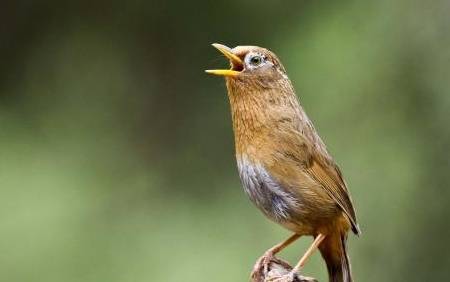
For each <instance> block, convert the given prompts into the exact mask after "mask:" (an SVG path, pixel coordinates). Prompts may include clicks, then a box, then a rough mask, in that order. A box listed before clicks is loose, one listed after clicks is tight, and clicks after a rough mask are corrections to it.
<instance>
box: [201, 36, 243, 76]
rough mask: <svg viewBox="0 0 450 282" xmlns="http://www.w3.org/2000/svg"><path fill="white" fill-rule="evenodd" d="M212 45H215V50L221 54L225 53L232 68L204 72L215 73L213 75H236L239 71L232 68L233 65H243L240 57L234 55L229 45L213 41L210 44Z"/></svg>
mask: <svg viewBox="0 0 450 282" xmlns="http://www.w3.org/2000/svg"><path fill="white" fill-rule="evenodd" d="M212 46H213V47H215V48H216V49H217V50H219V51H220V52H221V53H222V54H224V55H225V57H227V58H228V59H229V60H230V63H231V66H232V68H231V69H229V70H206V71H205V72H206V73H210V74H215V75H221V76H238V75H239V74H240V73H241V72H240V71H236V70H233V68H234V66H241V67H242V66H243V65H244V62H242V60H241V58H239V57H238V56H236V55H235V54H234V53H233V52H232V51H231V49H230V48H229V47H227V46H225V45H222V44H219V43H214V44H212Z"/></svg>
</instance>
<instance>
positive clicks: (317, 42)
mask: <svg viewBox="0 0 450 282" xmlns="http://www.w3.org/2000/svg"><path fill="white" fill-rule="evenodd" d="M449 13H450V2H449V1H446V0H435V1H420V0H395V1H392V0H379V1H321V0H320V1H319V0H316V1H306V0H292V1H291V0H283V1H280V0H277V1H273V0H270V1H256V0H250V1H237V0H230V1H206V0H204V1H155V0H147V1H109V2H106V1H54V0H43V1H6V2H2V8H1V9H0V22H1V24H0V159H1V161H0V281H9V282H16V281H17V282H19V281H20V282H24V281H46V282H53V281H55V282H56V281H57V282H60V281H64V282H72V281H73V282H75V281H76V282H78V281H83V282H90V281H92V282H99V281H108V282H116V281H117V282H119V281H120V282H141V281H142V282H143V281H169V282H170V281H247V279H248V275H249V273H250V269H251V267H252V266H253V263H254V262H255V260H256V259H257V257H259V256H260V255H261V254H262V253H263V252H264V251H265V250H266V249H267V248H268V247H270V246H271V245H273V244H275V243H277V242H279V241H281V240H282V239H284V238H286V237H287V236H288V235H289V233H288V232H287V231H285V230H283V229H282V228H281V227H279V226H277V225H275V224H273V223H271V222H269V221H268V220H267V219H265V218H264V217H263V216H262V215H261V214H260V213H259V211H257V209H256V208H254V207H253V205H252V204H251V203H250V201H249V200H248V199H247V198H246V196H245V194H244V193H243V192H242V189H241V187H240V182H239V179H238V176H237V171H236V168H235V161H234V148H233V137H232V130H231V121H230V114H229V105H228V100H227V97H226V94H225V86H224V83H223V80H222V79H220V78H217V77H210V76H207V75H206V74H205V73H204V72H203V70H204V69H208V68H217V67H222V66H226V65H227V63H226V60H224V59H223V58H222V57H221V56H220V54H219V53H218V52H217V51H216V50H215V49H214V48H212V47H211V46H210V44H211V43H213V42H220V43H224V44H227V45H230V46H235V45H245V44H251V45H260V46H264V47H267V48H269V49H272V50H273V51H275V52H276V53H277V54H278V55H279V57H280V58H281V59H282V61H283V63H284V65H285V67H286V68H287V70H288V73H289V76H290V78H291V79H292V81H293V83H294V85H295V87H296V89H297V92H298V95H299V97H300V100H301V103H302V104H303V106H304V108H305V109H306V111H307V112H308V114H309V116H310V117H311V118H312V120H313V121H314V122H315V125H316V127H317V128H318V130H319V132H320V134H321V136H322V137H323V139H324V140H325V142H326V143H327V145H328V147H329V150H330V151H331V152H332V154H333V155H334V157H335V159H336V160H337V162H338V163H339V165H340V166H341V168H342V170H343V172H344V175H345V177H346V179H347V182H348V184H349V187H350V190H351V192H352V195H353V199H354V202H355V204H356V208H357V212H358V215H359V221H360V224H361V227H362V230H363V235H362V236H361V237H360V238H355V237H353V236H352V237H351V239H350V255H351V258H352V264H353V272H354V275H355V280H357V281H365V282H370V281H409V282H410V281H446V280H448V277H449V275H450V270H449V265H450V248H449V238H450V220H449V218H450V208H449V199H450V192H449V191H450V190H449V188H450V187H449V184H450V177H449V174H450V166H449V149H448V148H449V146H450V115H449V111H450V91H449V89H450V72H449V67H450V44H449V43H450V30H449V29H450V17H449ZM310 242H311V239H310V238H303V239H302V240H300V242H298V243H296V244H295V245H294V246H293V247H290V248H289V249H288V250H287V251H285V252H283V254H282V257H284V258H285V259H287V260H289V261H291V262H292V263H294V262H295V261H296V260H297V259H298V258H299V257H300V256H301V254H302V253H303V251H304V250H305V248H306V247H307V246H308V244H310ZM305 274H307V275H310V276H315V277H317V278H319V279H320V281H326V269H325V266H324V264H323V262H322V261H321V258H320V255H319V254H315V255H314V257H313V259H312V261H311V262H310V263H309V264H308V265H307V267H306V269H305Z"/></svg>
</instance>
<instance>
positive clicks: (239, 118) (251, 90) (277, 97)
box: [207, 44, 360, 282]
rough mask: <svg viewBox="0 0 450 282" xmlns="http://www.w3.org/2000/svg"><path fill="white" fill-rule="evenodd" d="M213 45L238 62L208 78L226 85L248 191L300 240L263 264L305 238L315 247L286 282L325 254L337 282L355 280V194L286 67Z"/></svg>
mask: <svg viewBox="0 0 450 282" xmlns="http://www.w3.org/2000/svg"><path fill="white" fill-rule="evenodd" d="M213 45H214V47H216V48H217V49H219V50H220V51H221V52H222V53H223V54H224V55H225V56H226V57H228V58H229V59H230V63H231V69H230V70H210V71H207V72H209V73H212V74H217V75H222V76H225V78H226V85H227V89H228V97H229V100H230V105H231V113H232V120H233V131H234V136H235V145H236V159H237V163H238V169H239V175H240V178H241V181H242V183H243V186H244V190H245V191H246V193H247V194H248V195H249V197H250V199H251V200H252V201H253V202H254V203H255V204H256V206H258V208H260V209H261V211H262V212H263V213H264V214H265V215H266V216H267V217H269V218H270V219H272V220H274V221H275V222H277V223H279V224H281V225H282V226H284V227H286V228H287V229H289V230H291V231H293V232H294V233H295V234H296V235H293V236H292V237H291V238H289V239H288V240H287V241H285V242H283V243H281V244H279V245H277V246H275V247H273V248H271V249H270V250H269V251H267V252H266V254H265V255H264V256H263V257H262V258H261V259H260V260H259V262H258V265H259V264H265V263H267V262H268V258H270V256H272V255H274V254H275V253H277V252H279V251H281V250H282V249H283V248H284V247H286V246H287V245H288V244H290V243H291V242H292V241H294V240H295V239H297V238H298V237H299V236H300V235H311V236H314V238H315V241H314V243H313V245H312V247H311V248H310V250H308V252H307V253H306V254H305V255H304V256H303V258H302V259H301V260H300V262H299V264H298V265H297V266H296V267H295V268H294V270H293V272H292V273H291V274H290V275H289V277H285V278H286V280H292V279H293V274H294V273H295V272H296V271H298V270H300V268H301V267H302V266H303V264H304V263H305V261H306V259H307V258H308V257H309V255H310V254H311V252H312V251H313V250H314V249H315V248H316V247H318V248H319V249H320V251H321V254H322V256H323V258H324V260H325V261H326V264H327V268H328V272H329V276H330V281H333V282H338V281H339V282H340V281H342V282H349V281H352V277H351V272H350V263H349V259H348V256H347V251H346V240H347V233H348V230H350V229H351V230H353V232H354V233H355V234H359V233H360V231H359V228H358V225H357V221H356V215H355V210H354V208H353V204H352V201H351V199H350V195H349V191H348V189H347V186H346V184H345V181H344V179H343V177H342V173H341V171H340V170H339V168H338V166H337V165H336V163H335V162H334V161H333V159H332V157H331V156H330V154H329V153H328V151H327V149H326V147H325V145H324V143H323V142H322V140H321V138H320V137H319V135H318V134H317V132H316V130H315V129H314V126H313V124H312V123H311V121H310V119H309V118H308V117H307V116H306V114H305V112H304V111H303V108H302V107H301V105H300V103H299V101H298V99H297V96H296V95H295V91H294V89H293V87H292V84H291V82H290V80H289V78H288V77H287V75H286V71H285V69H284V67H283V65H282V64H281V62H280V61H279V59H278V58H277V57H276V56H275V54H274V53H272V52H270V51H269V50H267V49H264V48H261V47H256V46H238V47H235V48H234V49H230V48H228V47H226V46H224V45H220V44H213ZM258 265H257V266H258Z"/></svg>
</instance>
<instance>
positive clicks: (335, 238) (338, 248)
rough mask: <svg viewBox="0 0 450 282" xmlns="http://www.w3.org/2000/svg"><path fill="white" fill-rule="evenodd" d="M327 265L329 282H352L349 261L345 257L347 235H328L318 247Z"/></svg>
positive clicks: (346, 256)
mask: <svg viewBox="0 0 450 282" xmlns="http://www.w3.org/2000/svg"><path fill="white" fill-rule="evenodd" d="M319 249H320V253H321V254H322V257H323V258H324V260H325V262H326V263H327V269H328V277H329V281H330V282H352V281H353V279H352V273H351V269H350V260H349V257H348V255H347V234H346V233H344V234H339V233H336V234H330V235H329V236H327V237H326V238H325V239H324V240H323V242H322V243H321V244H320V245H319Z"/></svg>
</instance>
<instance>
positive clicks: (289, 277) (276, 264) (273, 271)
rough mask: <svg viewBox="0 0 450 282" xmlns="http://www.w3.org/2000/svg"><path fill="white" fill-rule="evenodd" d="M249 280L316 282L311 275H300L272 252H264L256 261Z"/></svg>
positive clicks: (258, 281)
mask: <svg viewBox="0 0 450 282" xmlns="http://www.w3.org/2000/svg"><path fill="white" fill-rule="evenodd" d="M250 281H251V282H317V280H316V279H314V278H311V277H306V276H302V275H300V274H298V273H297V271H294V270H293V269H292V267H291V266H290V265H289V264H288V263H287V262H285V261H284V260H282V259H279V258H277V257H275V256H274V255H273V254H270V253H265V254H264V255H263V256H262V257H260V258H259V259H258V261H257V262H256V264H255V266H254V268H253V271H252V274H251V277H250Z"/></svg>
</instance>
